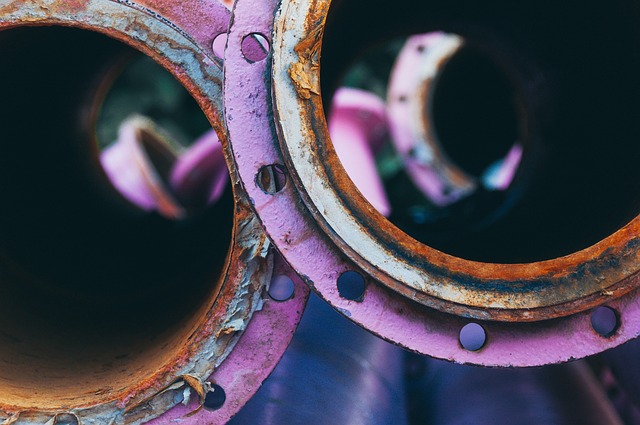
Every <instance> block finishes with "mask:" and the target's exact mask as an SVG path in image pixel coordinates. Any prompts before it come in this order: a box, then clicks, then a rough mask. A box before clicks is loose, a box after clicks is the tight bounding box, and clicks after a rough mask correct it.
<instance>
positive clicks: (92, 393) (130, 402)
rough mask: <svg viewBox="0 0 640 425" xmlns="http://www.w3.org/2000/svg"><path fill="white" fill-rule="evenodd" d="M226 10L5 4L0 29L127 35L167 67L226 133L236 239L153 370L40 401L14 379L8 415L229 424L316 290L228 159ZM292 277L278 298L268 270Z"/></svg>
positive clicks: (104, 2) (215, 5)
mask: <svg viewBox="0 0 640 425" xmlns="http://www.w3.org/2000/svg"><path fill="white" fill-rule="evenodd" d="M229 17H230V12H229V11H228V9H227V8H226V7H225V6H224V5H223V4H222V3H219V2H217V1H209V2H202V1H183V2H175V1H154V0H148V1H147V0H143V1H139V2H133V1H128V0H87V1H72V2H69V1H67V0H46V1H44V2H43V1H26V2H25V1H22V0H20V1H13V0H3V1H1V2H0V30H3V31H4V30H10V29H13V28H17V27H26V26H65V27H75V28H79V29H84V30H89V31H94V32H98V33H102V34H104V35H107V36H109V37H111V38H114V39H117V40H119V41H121V42H123V43H125V44H128V45H129V46H131V47H133V48H135V49H137V50H139V51H141V52H142V53H144V54H145V55H147V56H150V57H151V58H153V59H154V60H155V61H156V62H158V63H160V64H161V65H162V66H163V67H164V68H166V69H167V70H168V71H169V72H171V73H172V74H173V75H174V77H176V78H177V79H178V80H179V81H180V82H181V83H182V84H183V85H184V86H185V87H186V88H187V89H188V91H189V92H190V94H191V95H192V96H193V97H194V98H195V99H196V101H197V102H198V103H199V105H200V107H201V108H202V110H203V111H204V113H205V114H206V116H207V118H208V119H209V121H210V122H211V123H212V125H213V127H214V129H215V130H216V132H217V134H218V137H219V138H220V140H221V141H222V144H223V147H224V150H225V157H226V162H227V164H228V167H229V169H230V175H231V180H232V182H234V184H233V193H234V204H235V205H234V225H233V232H232V233H233V234H232V244H231V247H230V248H229V252H228V255H227V258H226V261H225V263H224V267H223V271H222V273H221V277H220V279H219V281H218V282H215V280H214V279H212V282H211V288H212V289H211V290H210V291H209V294H208V298H207V300H206V301H204V302H203V303H202V304H200V306H199V307H198V311H197V312H195V313H194V314H193V316H192V317H193V318H194V319H189V320H190V322H189V323H188V324H187V325H186V326H184V325H183V327H184V329H182V330H181V331H180V332H181V334H180V335H182V337H183V338H182V337H181V338H182V339H180V340H179V341H178V340H173V343H175V345H173V344H172V345H171V346H169V347H167V346H165V347H163V348H162V349H160V351H161V355H158V354H156V355H155V356H154V355H151V357H150V358H151V359H153V364H154V365H155V366H157V367H156V368H154V369H153V370H148V371H147V373H144V374H142V375H140V374H138V375H135V374H133V373H132V375H131V376H135V377H133V378H131V379H130V382H128V385H123V386H121V387H120V386H117V384H113V383H111V382H101V383H100V386H96V387H95V388H93V387H91V386H90V385H89V384H82V382H81V383H79V384H78V385H84V387H82V388H81V391H80V390H78V391H77V392H74V391H72V390H69V391H68V393H67V394H66V395H65V397H66V398H67V399H66V400H58V399H56V398H55V397H47V389H46V388H43V387H34V388H33V394H34V395H37V396H38V397H39V398H34V399H31V398H30V396H29V394H17V392H18V391H17V390H15V388H14V387H11V388H12V389H11V390H10V391H12V392H14V393H16V394H17V395H16V397H17V398H12V399H11V400H8V399H6V398H3V400H2V402H1V403H0V412H1V413H0V421H2V420H4V422H3V423H6V424H45V423H50V422H51V423H59V421H60V420H61V419H60V418H62V417H64V419H65V420H67V418H72V420H74V421H76V422H77V423H80V424H84V425H88V424H121V423H131V424H138V423H146V422H148V421H149V420H152V419H153V418H156V417H158V416H160V415H162V414H165V413H166V415H165V416H163V417H162V418H159V419H158V420H157V421H158V422H157V423H165V421H166V418H173V419H176V420H180V421H181V422H182V423H192V424H196V423H211V422H212V421H213V422H216V423H218V422H223V421H226V420H228V419H229V418H230V417H231V416H233V415H234V414H235V413H236V412H237V411H238V410H239V409H240V408H241V407H242V405H243V404H244V403H245V402H246V401H247V400H248V399H249V398H250V397H251V396H252V395H253V393H255V391H257V389H258V388H259V386H260V384H261V383H262V381H263V380H264V379H266V377H267V376H268V375H269V373H270V372H271V370H272V369H273V368H274V367H275V365H276V363H277V361H278V360H279V359H280V357H281V356H282V354H283V352H284V350H285V348H286V347H287V345H288V343H289V341H290V339H291V336H292V334H293V331H294V330H295V328H296V326H297V324H298V322H299V320H300V316H301V312H302V310H303V309H304V305H305V303H306V300H307V297H308V294H309V290H308V288H307V287H306V286H305V285H303V284H302V283H301V282H300V281H299V280H298V279H297V278H296V277H295V276H293V273H292V272H291V271H290V270H288V269H287V267H286V266H285V265H284V263H283V262H282V261H281V260H279V259H276V258H275V257H276V253H275V251H274V250H273V249H272V248H271V244H270V242H269V240H268V239H267V238H266V236H265V234H264V232H263V230H262V227H261V225H260V223H259V221H258V219H257V217H256V216H255V213H254V212H253V210H252V209H251V208H250V206H249V204H250V203H249V200H248V198H247V197H246V196H245V195H244V194H243V192H242V191H241V190H239V185H238V183H237V181H238V178H237V177H236V172H235V169H234V168H233V165H234V163H233V161H232V160H230V155H231V154H230V150H229V146H228V144H227V142H226V129H225V124H224V123H225V121H224V119H223V118H222V95H221V92H222V90H221V89H222V87H221V84H222V61H221V59H219V58H217V57H216V56H215V54H214V52H213V44H212V42H213V40H214V39H215V38H216V37H217V36H218V35H220V34H224V33H226V31H227V26H228V22H229ZM287 275H289V276H290V277H289V278H288V279H289V285H290V288H289V290H290V294H289V296H288V297H286V298H281V299H277V300H276V299H274V298H273V297H270V296H269V288H270V285H271V282H272V279H275V278H279V277H282V276H287ZM176 341H177V342H176ZM156 349H158V347H156ZM159 353H160V352H159ZM129 354H132V355H134V354H135V353H129ZM129 354H127V355H129ZM125 357H126V356H125ZM157 357H159V358H161V361H159V362H158V361H156V358H157ZM118 361H119V360H118V359H114V362H115V363H118ZM104 367H105V368H108V367H109V365H105V366H104ZM113 367H116V366H113ZM125 371H126V370H125ZM39 373H40V374H41V375H46V373H47V371H46V370H45V371H42V370H41V371H40V372H39ZM52 373H53V375H59V374H60V373H61V372H60V371H59V370H57V369H56V370H53V371H52ZM50 379H51V380H54V379H55V378H50ZM83 380H84V377H83ZM56 385H57V384H56V383H52V387H56ZM221 389H222V391H221ZM14 390H15V391H14ZM25 391H28V383H27V384H25ZM221 393H222V394H224V395H225V397H223V398H222V399H220V394H221ZM213 394H215V397H212V395H213ZM212 398H213V399H216V398H217V401H216V400H214V401H211V400H210V399H212ZM20 399H22V402H20V401H18V400H20ZM42 400H46V402H43V403H40V401H42ZM181 403H182V404H181ZM176 405H178V406H177V407H176ZM203 406H204V409H201V408H202V407H203ZM194 411H195V412H194ZM188 413H191V414H190V415H187V417H185V415H186V414H188ZM65 423H66V422H65Z"/></svg>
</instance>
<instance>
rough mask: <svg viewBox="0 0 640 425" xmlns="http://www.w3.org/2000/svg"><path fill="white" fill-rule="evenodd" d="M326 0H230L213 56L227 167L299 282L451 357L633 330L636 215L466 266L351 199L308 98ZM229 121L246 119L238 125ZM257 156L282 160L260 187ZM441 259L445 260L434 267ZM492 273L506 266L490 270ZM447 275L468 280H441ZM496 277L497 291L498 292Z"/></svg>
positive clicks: (582, 345) (368, 323) (560, 345)
mask: <svg viewBox="0 0 640 425" xmlns="http://www.w3.org/2000/svg"><path fill="white" fill-rule="evenodd" d="M329 5H330V2H329V1H302V2H297V1H296V2H289V1H284V2H282V4H280V3H278V2H276V1H273V0H271V1H250V0H239V1H238V2H237V3H236V6H235V9H234V19H233V24H232V26H231V28H230V35H229V41H228V45H227V50H226V54H225V55H226V56H225V57H226V63H225V71H226V75H225V87H227V89H226V91H225V108H226V113H227V119H228V129H229V135H230V140H231V142H232V150H233V154H234V158H235V160H236V163H237V166H238V171H239V175H240V177H241V179H242V181H243V183H244V188H245V190H246V191H247V193H248V194H249V196H250V197H251V198H252V200H253V205H254V208H255V209H256V211H257V212H258V214H259V216H260V219H261V221H262V222H263V224H264V226H265V229H266V231H267V233H268V234H269V236H270V238H271V239H272V240H273V241H274V243H275V245H276V246H277V247H278V249H279V250H280V251H281V253H282V254H283V256H284V257H285V258H286V259H287V261H288V262H289V263H290V264H291V265H292V266H293V267H294V269H295V270H296V271H298V272H299V273H300V274H301V275H302V276H303V278H304V279H305V281H307V283H308V284H310V285H311V286H312V287H313V289H314V290H316V291H317V292H318V293H319V294H320V295H321V296H322V297H323V298H324V299H326V300H327V301H328V302H329V303H330V304H331V305H333V306H334V307H335V308H336V309H337V310H339V311H340V312H342V313H343V314H344V315H345V316H347V317H349V318H350V319H351V320H353V321H355V322H356V323H358V324H360V325H362V326H363V327H365V328H367V329H369V330H370V331H372V332H374V333H376V334H378V335H379V336H381V337H383V338H385V339H387V340H390V341H392V342H394V343H396V344H398V345H401V346H403V347H406V348H408V349H410V350H414V351H417V352H420V353H423V354H429V355H432V356H434V357H438V358H444V359H448V360H454V361H457V362H465V363H474V364H484V365H498V366H531V365H541V364H547V363H555V362H560V361H566V360H569V359H572V358H578V357H584V356H587V355H589V354H594V353H597V352H600V351H602V350H604V349H606V348H610V347H614V346H616V345H618V344H621V343H622V342H624V341H626V340H628V339H630V338H633V337H635V336H636V334H637V331H636V329H637V327H635V324H634V322H635V320H636V319H635V317H636V315H637V314H638V313H637V312H636V310H637V304H636V303H635V301H634V300H633V296H634V294H635V291H634V288H636V287H637V285H638V283H639V282H638V279H637V278H636V275H635V273H636V269H637V264H638V253H637V252H635V249H633V243H634V240H635V238H636V236H637V234H638V230H639V222H638V220H637V219H636V220H634V221H633V222H632V223H630V224H629V225H627V226H626V227H624V228H623V229H621V230H619V231H618V232H617V233H616V234H615V235H613V236H611V237H610V238H607V239H606V240H605V241H602V242H601V243H599V244H597V245H595V246H594V247H591V248H588V249H586V250H583V251H580V252H578V253H576V254H574V255H572V256H568V257H564V258H560V259H558V260H553V261H548V262H541V263H532V264H522V265H517V266H511V265H509V266H508V267H506V266H504V265H499V264H490V265H484V264H483V265H482V266H483V267H482V268H479V267H478V266H479V265H480V264H479V263H473V262H469V261H463V260H460V259H456V258H453V257H450V256H446V255H444V254H442V253H439V252H437V251H434V250H431V249H429V248H426V247H425V246H424V245H416V243H415V241H412V240H410V238H408V237H406V235H397V234H396V233H397V229H396V230H394V228H393V226H391V225H390V224H389V223H388V222H385V221H384V220H383V218H382V217H381V216H380V215H379V214H378V213H377V212H376V211H375V210H374V209H373V208H371V207H370V206H369V205H368V204H367V203H366V202H365V201H364V199H363V197H362V196H361V195H360V194H359V193H358V191H357V189H356V188H355V187H354V186H353V184H352V183H351V182H350V181H349V179H347V178H345V174H344V171H343V170H342V169H341V167H340V166H339V162H338V161H337V158H336V155H335V152H333V150H332V148H331V146H330V144H325V143H324V142H325V141H326V140H328V139H329V136H328V133H327V127H326V123H325V120H324V115H323V110H322V104H321V100H320V96H319V94H320V87H319V72H320V71H319V70H320V67H319V54H320V43H321V39H322V31H323V25H324V19H325V17H326V13H327V11H328V8H329ZM276 10H277V14H276V16H275V18H272V16H273V14H274V11H276ZM253 33H260V34H263V35H265V36H266V37H267V38H268V39H269V40H270V42H271V45H272V53H271V54H272V57H269V58H267V59H266V60H265V61H262V62H251V63H250V62H248V61H247V60H245V58H244V57H243V55H242V52H241V41H242V39H243V37H244V36H245V35H247V34H253ZM271 34H273V38H271ZM270 59H271V61H270ZM236 87H242V88H243V93H238V91H237V90H234V88H236ZM272 101H273V102H272ZM243 105H244V106H245V107H243ZM273 105H274V106H273ZM246 106H250V107H248V108H247V107H246ZM272 113H273V114H274V116H275V119H274V120H273V121H271V118H270V117H271V114H272ZM243 128H251V131H250V132H246V131H245V132H244V134H243ZM305 135H306V136H305ZM311 137H313V143H310V140H311V139H310V138H311ZM327 158H328V160H327ZM268 164H280V165H282V164H285V165H286V166H287V167H286V169H287V172H288V174H287V179H288V183H287V185H286V186H284V188H283V189H282V190H281V191H279V192H277V193H274V194H267V193H264V192H263V191H261V190H260V189H259V188H258V187H257V186H256V185H255V183H254V178H255V176H256V174H257V173H258V171H259V169H260V168H261V167H263V166H265V165H268ZM363 241H366V243H365V242H363ZM390 247H391V248H390ZM374 249H375V250H376V252H375V253H372V250H374ZM398 253H400V254H398ZM397 257H400V258H402V260H403V261H397V260H396V258H397ZM614 257H616V258H618V259H619V261H620V262H619V264H620V267H619V268H618V269H617V271H616V272H614V273H612V275H611V276H610V277H608V278H606V279H603V280H601V279H600V273H599V270H600V267H601V266H600V265H599V261H601V262H604V264H606V262H607V259H611V258H614ZM446 270H452V271H453V272H451V273H450V274H449V275H447V274H446ZM347 271H356V272H357V273H360V274H361V275H362V276H363V277H364V276H367V275H368V276H371V277H372V279H370V278H365V279H366V281H367V286H366V291H365V292H364V294H362V297H361V298H360V299H355V300H348V299H345V298H342V297H341V296H340V294H339V291H338V288H337V285H336V284H337V280H338V278H339V277H340V276H341V275H342V274H343V273H344V272H347ZM498 272H499V273H500V275H501V276H503V277H504V276H507V278H506V279H503V280H502V281H497V280H496V279H495V275H496V273H498ZM541 276H543V277H544V279H541ZM393 277H397V278H398V279H393ZM374 279H375V280H374ZM454 279H455V280H457V281H462V282H464V283H467V282H469V281H470V282H471V284H468V283H467V285H466V286H461V285H458V284H456V285H451V284H450V283H451V281H452V280H454ZM376 280H377V281H380V282H382V283H383V284H380V283H378V282H376ZM527 281H528V282H535V283H537V287H536V289H537V291H540V290H542V291H543V292H542V294H543V295H542V296H538V294H537V293H536V296H535V298H534V299H528V298H527V296H526V294H525V295H523V294H522V292H524V290H521V288H522V287H523V286H524V285H522V284H523V283H525V282H527ZM400 282H402V283H400ZM424 282H428V283H427V285H432V286H431V288H427V289H428V290H430V291H431V292H426V291H425V290H424V287H423V285H424ZM507 284H509V285H510V286H509V289H511V290H510V291H508V292H506V293H505V292H502V293H501V290H502V291H503V290H504V287H505V286H506V285H507ZM514 287H517V288H518V289H519V290H521V291H520V292H519V291H518V290H513V289H514ZM390 288H392V289H393V291H390V290H389V289H390ZM545 288H546V290H547V291H548V293H547V294H546V297H545V294H544V290H545ZM631 291H633V292H631ZM398 293H400V294H401V295H402V296H399V295H398ZM494 293H495V295H494ZM470 294H472V295H473V296H472V297H471V298H472V299H473V301H472V302H470V301H469V297H468V295H470ZM487 294H491V295H487ZM575 294H579V295H578V296H574V295H575ZM624 294H628V296H627V297H622V295H624ZM611 300H614V301H611ZM415 301H419V302H415ZM607 301H610V303H608V304H607V305H609V306H611V307H612V308H614V309H616V310H617V311H618V313H619V315H620V318H621V325H620V327H619V329H618V331H617V332H616V334H615V335H613V336H612V337H610V338H608V339H603V338H602V337H596V336H595V334H594V333H593V332H592V331H591V326H590V323H589V311H588V310H589V309H590V308H591V307H593V306H595V305H598V304H603V303H605V302H607ZM571 314H573V315H571ZM470 318H471V319H470ZM476 319H477V320H478V323H481V326H482V327H483V329H484V330H485V331H486V334H487V342H486V344H485V345H484V346H483V347H482V348H481V349H479V350H478V351H473V352H472V351H469V350H465V349H464V348H463V347H462V346H461V345H460V342H459V331H460V329H461V328H462V327H463V326H464V325H465V324H467V323H469V322H470V321H473V320H476ZM543 319H552V320H543ZM574 334H575V335H577V336H572V338H571V339H569V338H566V335H574ZM544 344H553V346H554V350H548V351H547V352H540V347H543V346H545V345H544ZM532 353H535V355H532Z"/></svg>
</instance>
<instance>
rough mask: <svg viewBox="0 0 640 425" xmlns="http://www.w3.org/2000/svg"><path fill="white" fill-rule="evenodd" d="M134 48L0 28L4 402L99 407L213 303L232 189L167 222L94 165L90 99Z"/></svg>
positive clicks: (0, 381) (90, 36) (47, 31)
mask: <svg viewBox="0 0 640 425" xmlns="http://www.w3.org/2000/svg"><path fill="white" fill-rule="evenodd" d="M134 53H135V52H134V51H133V50H132V49H131V48H129V47H128V46H126V45H124V44H123V43H120V42H118V41H115V40H112V39H110V38H108V37H106V36H103V35H100V34H97V33H92V32H88V31H82V30H78V29H70V28H62V27H39V28H19V29H11V30H6V31H3V32H1V33H0V61H1V63H2V65H1V66H0V86H1V87H2V88H1V92H2V102H1V103H0V120H1V121H0V122H1V124H0V129H1V133H0V150H1V151H2V154H1V155H0V182H1V183H0V199H2V208H0V235H2V237H1V239H0V400H2V402H3V403H9V404H10V403H16V404H18V405H23V404H25V403H27V404H35V405H38V406H40V407H46V406H51V407H55V406H60V405H69V404H71V405H76V404H80V403H82V402H87V401H95V399H96V398H108V397H109V395H110V394H112V393H114V392H117V391H120V390H122V389H124V388H127V387H128V386H129V385H131V384H132V383H135V382H139V381H140V380H142V379H143V378H144V377H145V376H148V375H149V374H151V373H153V372H155V371H157V370H158V369H159V368H160V366H162V365H163V364H164V362H165V361H167V360H168V359H170V358H171V356H172V355H174V354H175V352H176V350H177V349H179V348H180V346H181V344H183V343H184V341H186V338H187V337H188V335H189V332H190V331H191V330H192V329H193V327H194V326H195V325H196V324H197V320H198V318H199V315H200V314H202V309H204V308H206V307H207V305H209V304H210V303H211V302H212V300H213V297H214V296H215V294H216V282H217V279H218V276H219V273H220V271H221V267H222V265H223V264H224V260H225V257H226V255H227V251H228V247H229V243H230V237H231V228H232V219H233V218H232V214H233V206H232V196H231V194H230V193H227V194H226V195H225V197H224V198H223V200H221V201H220V202H219V203H218V204H216V205H215V206H214V207H212V208H210V209H209V210H207V211H206V212H204V213H202V214H200V215H197V216H193V217H190V218H188V219H185V220H181V221H174V220H168V219H165V218H163V217H161V216H159V215H158V214H156V213H146V212H143V211H142V210H139V209H138V208H137V207H135V206H133V205H131V204H129V203H128V202H127V201H125V200H124V198H123V197H122V196H120V194H119V193H118V192H117V191H116V190H115V189H114V188H113V187H112V186H111V184H110V182H109V181H108V180H107V177H106V175H105V174H104V172H103V171H102V169H101V166H100V164H99V161H98V150H97V149H98V148H97V144H96V140H95V128H94V126H95V117H94V116H93V112H92V104H93V103H94V102H95V99H96V95H97V94H98V87H99V86H100V83H101V82H103V81H104V79H105V78H108V76H109V75H110V73H111V72H113V66H114V64H116V63H117V62H118V60H119V59H120V58H122V57H123V56H127V55H132V54H134ZM221 229H224V230H223V231H221ZM35 399H37V401H34V400H35Z"/></svg>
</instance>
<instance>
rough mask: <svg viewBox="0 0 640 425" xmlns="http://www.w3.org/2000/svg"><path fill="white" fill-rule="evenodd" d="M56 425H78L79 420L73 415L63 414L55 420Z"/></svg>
mask: <svg viewBox="0 0 640 425" xmlns="http://www.w3.org/2000/svg"><path fill="white" fill-rule="evenodd" d="M53 424H54V425H78V418H77V417H76V415H73V414H71V413H61V414H59V415H56V418H55V419H54V420H53Z"/></svg>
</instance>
